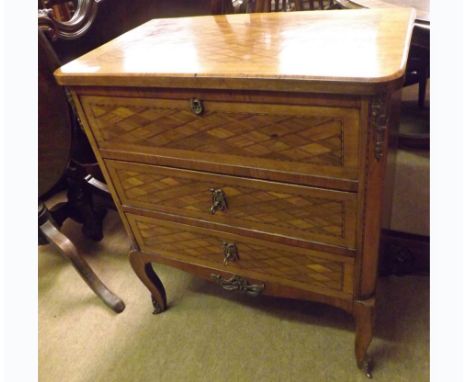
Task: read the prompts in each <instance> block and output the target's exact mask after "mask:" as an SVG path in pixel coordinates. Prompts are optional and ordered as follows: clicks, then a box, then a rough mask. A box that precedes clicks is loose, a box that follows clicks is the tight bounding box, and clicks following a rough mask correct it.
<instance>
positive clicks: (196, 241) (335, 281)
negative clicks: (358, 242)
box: [127, 214, 354, 297]
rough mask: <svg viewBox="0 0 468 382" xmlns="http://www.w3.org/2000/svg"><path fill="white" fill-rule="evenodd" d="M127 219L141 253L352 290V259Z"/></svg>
mask: <svg viewBox="0 0 468 382" xmlns="http://www.w3.org/2000/svg"><path fill="white" fill-rule="evenodd" d="M127 218H128V220H129V223H130V226H131V227H132V230H133V232H134V235H135V238H136V240H137V243H138V245H139V246H140V250H141V251H143V252H146V253H156V254H158V255H160V256H163V257H167V258H171V259H175V260H179V261H183V262H186V263H189V264H194V265H200V266H209V267H212V268H215V269H218V270H220V271H224V272H232V273H233V274H237V275H240V276H244V277H250V278H253V279H258V280H263V281H266V282H267V281H270V282H278V283H281V284H283V285H289V286H293V287H296V288H301V289H305V290H311V291H315V292H319V293H322V294H327V295H332V296H338V297H346V296H347V297H349V296H350V295H351V294H352V289H353V264H354V260H353V259H352V258H350V257H345V256H337V255H332V254H328V253H325V252H319V251H313V250H305V249H302V248H296V247H292V246H285V245H280V244H275V245H274V246H273V245H272V244H271V243H268V242H265V241H262V240H256V239H250V238H249V239H246V238H244V237H242V236H239V235H234V234H231V233H227V232H222V231H215V230H209V229H205V228H200V227H194V226H190V225H186V224H180V223H175V222H172V221H165V220H160V219H158V220H156V219H153V218H148V217H143V216H137V215H132V214H127ZM226 253H227V254H226Z"/></svg>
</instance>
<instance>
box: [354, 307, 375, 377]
mask: <svg viewBox="0 0 468 382" xmlns="http://www.w3.org/2000/svg"><path fill="white" fill-rule="evenodd" d="M374 307H375V299H374V298H371V299H368V300H363V301H355V302H354V307H353V315H354V320H355V323H356V341H355V346H354V351H355V354H356V362H357V366H358V368H360V369H361V370H362V371H363V372H364V373H365V374H366V376H367V377H368V378H372V366H373V364H372V359H371V358H370V357H369V355H368V354H367V349H368V348H369V345H370V343H371V341H372V337H373V335H374Z"/></svg>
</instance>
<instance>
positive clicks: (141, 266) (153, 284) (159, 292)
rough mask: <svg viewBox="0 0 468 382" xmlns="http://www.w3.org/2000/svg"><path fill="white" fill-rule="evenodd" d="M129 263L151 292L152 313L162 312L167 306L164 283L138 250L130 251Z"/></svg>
mask: <svg viewBox="0 0 468 382" xmlns="http://www.w3.org/2000/svg"><path fill="white" fill-rule="evenodd" d="M130 264H131V265H132V268H133V270H134V271H135V273H136V274H137V276H138V277H139V279H140V280H141V281H142V282H143V284H145V285H146V287H147V288H148V289H149V291H150V292H151V302H152V303H153V306H154V311H153V314H158V313H161V312H164V311H165V310H166V307H167V300H166V291H165V289H164V285H163V283H162V282H161V280H160V279H159V277H158V276H157V275H156V273H155V272H154V270H153V267H152V266H151V263H150V262H149V261H146V260H145V258H144V256H143V255H142V254H140V253H139V252H138V251H134V250H132V251H130Z"/></svg>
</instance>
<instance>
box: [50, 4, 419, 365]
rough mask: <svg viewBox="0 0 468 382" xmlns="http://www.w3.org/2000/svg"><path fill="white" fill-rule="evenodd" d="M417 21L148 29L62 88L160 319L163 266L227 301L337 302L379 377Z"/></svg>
mask: <svg viewBox="0 0 468 382" xmlns="http://www.w3.org/2000/svg"><path fill="white" fill-rule="evenodd" d="M413 18H414V15H413V13H412V11H411V10H405V9H394V10H357V11H327V12H301V13H287V14H286V13H274V14H254V15H235V16H209V17H197V18H181V19H160V20H153V21H150V22H148V23H146V24H144V25H142V26H141V27H139V28H137V29H135V30H133V31H130V32H129V33H127V34H125V35H123V36H121V37H120V38H118V39H116V40H114V41H112V42H110V43H108V44H106V45H104V46H102V47H100V48H98V49H97V50H95V51H93V52H91V53H89V54H87V55H85V56H83V57H82V58H80V59H78V60H76V61H73V62H71V63H69V64H67V65H65V66H64V67H62V68H61V69H60V70H59V71H57V72H56V77H57V79H58V81H59V83H61V84H62V85H65V86H68V87H69V88H70V90H71V92H72V95H73V99H74V102H75V106H76V108H77V110H78V113H79V115H80V118H81V120H82V123H83V125H84V129H85V131H86V134H87V135H88V138H89V140H90V142H91V144H92V146H93V149H94V150H95V153H96V156H97V157H98V160H99V163H100V165H101V167H102V170H103V172H104V174H105V176H106V180H107V182H108V183H109V187H110V189H111V191H112V194H113V197H114V200H115V202H116V204H117V207H118V210H119V213H120V216H121V218H122V221H123V222H124V224H125V227H126V229H127V231H128V233H129V235H130V236H131V237H132V239H133V242H134V244H133V247H134V248H133V249H132V251H131V253H130V262H131V264H132V267H133V269H134V270H135V272H136V274H137V275H138V276H139V277H140V279H141V280H142V281H143V283H144V284H145V285H146V286H147V288H148V289H149V290H150V292H151V296H152V300H153V304H154V306H155V310H156V311H157V312H161V311H163V310H164V309H165V308H166V292H165V290H164V287H163V285H162V283H161V281H160V280H159V278H158V277H157V275H156V273H155V272H154V270H153V268H152V266H151V263H153V262H160V263H165V264H169V265H172V266H175V267H178V268H180V269H183V270H186V271H189V272H192V273H195V274H197V275H199V276H201V277H205V278H206V279H208V280H211V281H213V282H216V283H218V284H219V285H220V286H221V287H223V288H224V289H227V290H230V291H233V290H237V291H240V292H245V293H247V294H250V295H253V296H258V295H260V294H268V295H274V296H282V297H291V298H300V299H309V300H313V301H319V302H323V303H327V304H330V305H333V306H336V307H339V308H341V309H344V310H346V311H347V312H349V313H351V314H352V315H353V316H354V318H355V320H356V358H357V362H358V366H359V367H361V368H363V369H364V370H365V371H366V372H367V373H369V372H370V363H369V362H368V358H367V356H366V351H367V348H368V346H369V343H370V341H371V339H372V330H373V312H374V293H375V286H376V272H377V262H378V245H379V234H380V221H381V211H382V210H383V191H384V175H385V168H386V167H387V166H388V164H389V162H391V161H388V160H387V159H388V158H390V156H389V155H388V140H389V130H390V129H391V127H392V124H394V121H395V120H396V118H397V110H398V102H399V88H400V87H401V84H402V76H403V74H404V69H405V63H406V56H407V53H408V44H409V38H410V36H411V28H412V23H413ZM312 32H313V33H312ZM386 207H387V208H388V206H386ZM311 346H313V344H311Z"/></svg>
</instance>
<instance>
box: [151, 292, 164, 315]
mask: <svg viewBox="0 0 468 382" xmlns="http://www.w3.org/2000/svg"><path fill="white" fill-rule="evenodd" d="M151 302H152V303H153V307H154V310H153V314H159V313H162V312H164V308H163V307H162V306H161V304H160V303H159V302H158V301H157V300H156V299H155V298H154V297H153V296H151Z"/></svg>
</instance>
